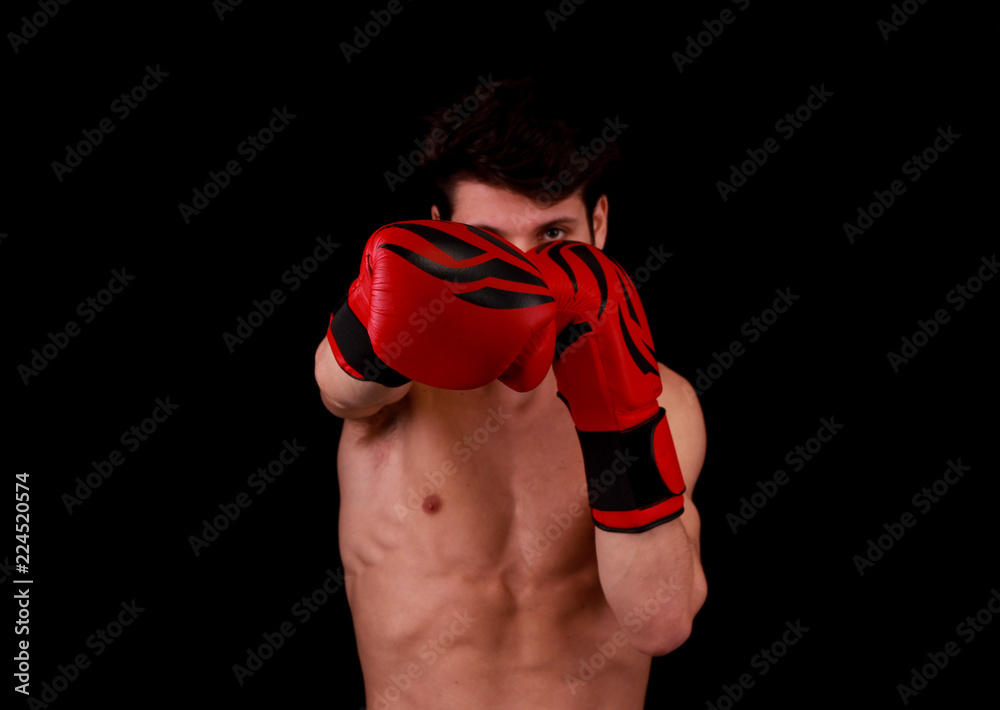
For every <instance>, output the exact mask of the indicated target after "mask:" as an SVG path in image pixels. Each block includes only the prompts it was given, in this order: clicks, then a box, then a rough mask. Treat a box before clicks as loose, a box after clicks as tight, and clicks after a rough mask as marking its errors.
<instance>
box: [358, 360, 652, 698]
mask: <svg viewBox="0 0 1000 710" xmlns="http://www.w3.org/2000/svg"><path fill="white" fill-rule="evenodd" d="M338 470H339V477H340V491H341V507H340V523H339V527H340V548H341V556H342V559H343V563H344V569H345V572H346V575H347V582H346V583H347V593H348V600H349V602H350V605H351V612H352V616H353V619H354V626H355V632H356V636H357V642H358V652H359V655H360V659H361V666H362V670H363V672H364V678H365V691H366V696H367V705H368V707H369V708H376V709H377V710H384V709H385V708H393V709H394V710H398V709H402V708H424V707H427V708H430V707H434V708H452V707H454V708H463V709H465V708H470V707H475V708H533V707H537V708H549V709H558V708H615V709H616V710H629V709H630V708H641V707H642V705H643V698H644V697H645V690H646V683H647V680H648V676H649V663H650V658H649V656H646V655H644V654H641V653H639V652H638V651H636V650H634V649H633V648H632V647H631V646H629V645H628V644H627V642H625V641H624V638H625V636H624V634H623V633H622V629H621V627H620V626H619V624H618V622H617V621H616V620H615V617H614V614H613V613H612V611H611V609H610V607H609V606H608V604H607V601H606V600H605V598H604V593H603V591H602V590H601V586H600V582H599V580H598V575H597V560H596V557H595V552H594V525H593V522H592V521H591V518H590V508H589V505H588V503H587V495H586V490H585V487H584V474H583V460H582V456H581V454H580V448H579V444H578V442H577V437H576V432H575V430H574V428H573V422H572V420H571V419H570V417H569V413H568V412H567V410H566V408H565V406H564V405H563V404H562V403H561V402H560V401H559V400H558V399H557V398H556V395H555V378H554V377H553V375H552V373H551V372H550V373H549V375H548V377H547V378H546V380H545V382H543V384H542V385H541V386H540V387H539V388H537V389H536V390H533V391H532V392H530V393H526V394H519V393H516V392H513V391H512V390H510V389H508V388H506V387H505V386H504V385H502V384H500V383H497V382H494V383H493V384H491V385H489V386H487V387H484V388H481V389H478V390H469V391H464V392H459V391H449V390H439V389H434V388H430V387H425V386H423V385H420V384H417V383H414V384H413V385H412V386H411V389H410V391H409V393H408V394H407V395H406V396H405V397H404V398H403V399H402V400H401V401H400V402H398V403H397V404H395V405H391V406H390V407H388V408H385V409H384V410H383V411H382V412H380V413H379V414H377V415H376V416H375V417H373V418H371V419H370V420H345V422H344V429H343V434H342V437H341V442H340V451H339V456H338Z"/></svg>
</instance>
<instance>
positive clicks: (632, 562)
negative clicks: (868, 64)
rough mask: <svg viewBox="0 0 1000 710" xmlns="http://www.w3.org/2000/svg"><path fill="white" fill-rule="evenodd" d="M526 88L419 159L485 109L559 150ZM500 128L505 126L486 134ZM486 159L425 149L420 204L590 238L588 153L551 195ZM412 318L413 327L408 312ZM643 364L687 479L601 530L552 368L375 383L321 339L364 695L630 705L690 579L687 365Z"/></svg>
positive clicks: (697, 595)
mask: <svg viewBox="0 0 1000 710" xmlns="http://www.w3.org/2000/svg"><path fill="white" fill-rule="evenodd" d="M525 90H529V91H530V87H529V88H528V89H525V88H524V87H520V88H518V87H517V86H516V85H515V86H513V87H512V88H510V90H509V91H507V90H498V91H497V93H496V95H495V96H494V97H493V99H494V100H493V101H491V102H487V103H486V104H485V105H484V106H483V107H482V108H481V109H480V110H479V111H478V112H477V113H476V114H474V115H473V116H472V117H470V118H469V119H467V121H465V122H464V124H463V125H462V126H459V127H458V128H457V129H455V130H453V131H451V133H450V135H449V137H448V140H447V141H445V142H444V144H443V145H441V146H440V147H439V154H438V156H436V158H441V157H442V155H448V154H450V155H455V154H459V153H462V151H463V150H464V148H463V147H460V146H461V144H462V143H463V141H466V140H468V138H469V136H478V139H477V140H478V143H477V145H478V146H479V147H480V150H484V151H488V150H490V148H489V146H488V143H489V142H488V141H487V142H486V143H484V141H483V139H482V127H483V126H487V127H488V126H490V125H497V122H498V121H500V122H503V123H504V125H518V126H520V127H521V128H522V129H525V130H527V129H528V126H529V124H531V125H532V126H534V130H548V131H549V133H550V134H551V135H550V136H549V139H548V140H546V141H543V143H544V144H545V145H544V150H547V151H550V152H552V151H555V152H560V151H561V153H562V155H561V156H560V160H561V161H562V162H561V166H562V167H566V168H568V167H569V163H568V162H567V161H568V160H569V159H570V156H571V154H572V151H573V150H574V149H575V144H574V142H573V140H574V139H575V138H577V137H578V136H576V135H574V134H572V133H567V131H566V128H565V127H564V126H562V127H557V126H554V125H553V124H551V123H549V122H546V121H545V120H544V119H539V121H537V122H534V123H532V122H531V121H530V120H529V119H528V118H525V117H524V116H523V115H520V114H519V115H518V116H516V119H517V120H514V121H511V120H510V119H511V115H509V114H510V112H512V111H516V112H520V111H523V110H524V102H523V101H518V100H515V99H516V98H517V97H516V96H512V94H516V92H518V91H522V92H523V91H525ZM505 112H506V113H505ZM439 117H440V113H439ZM512 143H513V144H516V143H517V137H516V136H515V137H511V136H510V135H506V136H505V137H504V139H503V141H502V144H501V142H500V141H497V142H496V144H495V149H496V150H497V151H499V152H509V151H510V149H511V145H512ZM536 145H537V143H536ZM522 149H524V150H530V149H529V148H522ZM431 162H435V161H431ZM497 162H498V161H496V160H493V161H481V163H480V164H482V163H487V164H491V165H492V166H493V167H492V168H491V169H494V170H495V173H496V174H491V175H487V174H486V173H483V172H482V168H480V167H472V163H473V161H469V162H468V163H466V164H464V165H463V164H462V163H461V162H459V163H454V162H448V161H444V160H436V162H435V164H438V165H442V164H443V165H445V166H446V168H445V169H446V172H447V173H450V174H445V175H444V176H443V177H442V176H441V175H438V176H437V178H438V182H439V184H440V185H441V186H442V187H443V188H444V191H445V192H444V196H443V197H442V198H441V204H435V205H434V206H433V207H432V208H431V217H432V218H433V219H434V220H438V219H441V218H442V216H445V217H446V218H447V219H449V220H451V221H454V222H459V223H464V224H467V225H473V226H475V227H478V228H480V229H483V230H488V231H490V232H493V233H495V234H499V235H500V236H502V237H503V238H504V239H506V240H507V242H509V243H510V244H513V245H514V246H516V247H518V249H520V250H522V251H524V252H528V251H529V250H532V249H534V248H535V247H538V246H539V245H541V244H544V243H547V242H550V241H556V240H567V241H570V242H583V243H585V244H593V245H595V246H596V247H598V248H603V246H604V243H605V239H606V237H607V232H608V214H609V203H608V198H607V196H606V195H605V194H600V195H595V190H594V187H595V185H597V186H600V179H599V178H600V171H601V170H603V166H602V165H601V164H599V161H594V163H595V164H593V165H591V166H590V167H591V168H592V170H591V172H589V173H588V172H584V173H577V174H576V183H575V184H574V185H573V187H575V188H576V189H575V191H573V192H572V193H571V194H569V195H568V196H567V197H565V198H564V199H561V200H559V201H555V200H552V199H541V200H540V199H538V197H539V194H540V191H539V189H538V187H539V186H541V185H542V184H543V183H542V181H543V180H545V179H546V178H549V177H550V176H549V175H537V176H535V179H534V182H533V185H534V187H531V186H528V185H526V184H525V183H524V181H523V172H522V173H521V174H519V176H518V179H517V180H512V179H510V178H509V176H506V175H504V174H502V169H496V168H495V166H496V164H497ZM500 162H502V161H500ZM552 174H559V173H558V170H556V171H553V173H552ZM560 197H561V196H560ZM633 293H634V292H633ZM411 310H412V311H413V312H414V313H419V312H420V311H419V307H418V305H417V304H414V306H413V308H412V309H411ZM445 311H447V308H445ZM434 313H435V311H434V310H433V309H432V310H431V311H425V312H424V315H425V316H426V315H428V314H430V316H431V318H433V317H434ZM440 317H441V318H446V317H449V313H447V312H444V313H441V315H440ZM410 323H411V324H413V325H414V326H415V328H414V330H415V331H416V330H417V329H419V327H420V316H418V317H416V318H413V319H412V320H410ZM442 347H446V348H449V349H451V350H452V351H454V350H455V349H460V348H462V347H463V344H461V343H457V342H453V343H447V344H442ZM657 365H658V367H659V374H660V377H661V380H662V387H663V388H662V394H660V396H659V397H658V398H657V399H656V401H657V402H658V404H659V405H660V406H662V407H663V408H664V409H665V410H666V412H667V420H668V422H669V428H670V431H671V432H672V435H673V442H674V445H675V448H676V454H677V461H678V462H679V465H680V471H681V473H682V474H683V478H684V484H686V489H685V490H684V493H683V497H682V498H679V499H678V500H683V513H682V514H681V515H679V516H677V517H672V518H670V519H669V520H668V521H667V522H663V523H662V524H655V525H654V526H652V527H650V528H649V529H646V530H644V531H642V532H619V531H608V530H605V529H600V528H599V527H596V526H595V521H594V519H593V518H592V517H591V499H589V498H588V490H587V485H586V476H585V473H584V457H583V454H582V453H581V443H580V441H581V440H580V439H579V438H578V436H577V431H576V429H575V426H574V420H573V418H572V417H571V416H570V413H569V410H568V408H567V405H566V404H564V402H563V401H561V400H560V398H559V397H558V396H557V388H556V377H555V375H554V374H553V371H552V370H551V369H550V370H548V372H547V374H546V375H545V376H544V379H543V380H542V382H541V384H540V385H538V386H537V387H535V388H534V389H531V390H530V391H526V392H519V391H515V390H514V389H512V388H511V387H509V386H508V385H507V384H505V383H503V382H501V381H492V382H489V383H488V384H485V386H481V387H478V388H476V389H443V388H438V387H431V386H428V385H426V384H422V383H421V382H419V381H415V380H411V381H407V382H405V384H399V383H398V382H392V383H390V384H392V385H395V386H385V385H383V384H380V383H379V382H374V381H365V380H359V379H357V378H356V377H354V376H352V375H349V374H348V373H347V372H346V371H345V369H344V368H343V367H341V365H340V364H339V363H338V360H337V358H336V357H335V355H334V353H333V351H332V349H331V342H330V340H329V339H328V338H325V339H324V340H323V341H322V342H321V343H320V345H319V347H318V349H317V351H316V358H315V374H316V381H317V384H318V385H319V390H320V395H321V398H322V401H323V403H324V405H325V406H326V407H327V409H329V411H330V412H332V413H333V414H335V415H336V416H338V417H341V418H343V419H344V426H343V433H342V435H341V441H340V449H339V455H338V460H337V469H338V474H339V480H340V493H341V507H340V520H339V533H340V550H341V556H342V559H343V564H344V569H345V572H346V579H347V586H346V588H347V594H348V601H349V603H350V606H351V611H352V615H353V619H354V626H355V631H356V636H357V643H358V652H359V656H360V660H361V666H362V670H363V673H364V681H365V691H366V698H367V705H368V707H369V708H376V709H378V710H383V709H385V708H394V709H399V710H402V709H404V708H431V707H433V708H461V709H463V710H465V709H467V708H498V709H499V708H546V709H549V710H558V709H561V708H594V709H598V708H600V709H607V710H612V709H613V710H638V709H639V708H642V707H643V701H644V698H645V693H646V686H647V682H648V678H649V670H650V662H651V657H652V656H659V655H664V654H667V653H669V652H670V651H672V650H674V649H675V648H677V647H678V646H680V645H681V644H682V643H684V641H685V640H686V639H687V637H688V635H689V633H690V630H691V624H692V619H693V617H694V616H695V614H696V613H697V612H698V610H699V609H700V608H701V606H702V604H703V602H704V600H705V596H706V593H707V587H706V582H705V577H704V573H703V571H702V567H701V563H700V550H699V535H700V521H699V517H698V512H697V509H696V508H695V505H694V503H693V501H692V499H691V496H692V494H693V491H694V487H695V481H696V479H697V477H698V474H699V472H700V470H701V466H702V462H703V460H704V455H705V430H704V420H703V417H702V414H701V409H700V406H699V404H698V398H697V396H696V394H695V392H694V390H693V388H692V387H691V386H690V385H689V384H688V382H687V381H686V380H685V379H684V378H682V377H680V376H679V375H677V374H676V373H674V372H672V371H671V370H669V369H668V368H666V367H665V366H663V365H662V364H659V363H657ZM653 374H654V375H655V373H653ZM417 379H419V378H417ZM576 396H578V397H579V396H582V395H580V394H579V393H577V395H576ZM571 399H572V398H571ZM574 411H575V410H574Z"/></svg>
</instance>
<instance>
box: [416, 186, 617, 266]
mask: <svg viewBox="0 0 1000 710" xmlns="http://www.w3.org/2000/svg"><path fill="white" fill-rule="evenodd" d="M452 202H453V203H454V209H453V210H452V214H451V219H452V221H454V222H462V223H463V224H470V225H472V226H473V227H479V228H480V229H485V230H488V231H490V232H494V233H495V234H499V235H500V236H501V237H503V238H504V239H506V240H507V241H509V242H510V243H511V244H513V245H514V246H516V247H518V248H519V249H521V250H522V251H529V250H531V249H534V248H535V247H537V246H539V245H540V244H545V243H546V242H554V241H558V240H560V239H567V240H570V241H577V242H586V243H587V244H590V243H591V232H590V225H589V224H588V223H587V208H586V205H585V204H584V201H583V197H582V196H581V194H580V192H579V191H578V192H575V193H573V194H572V195H570V196H569V197H567V198H566V199H564V200H562V201H561V202H556V203H553V204H551V205H549V206H547V207H541V206H539V205H538V204H537V203H536V202H535V201H534V200H532V199H531V198H530V197H525V196H524V195H518V194H517V193H515V192H511V191H509V190H505V189H503V188H500V187H496V186H494V185H487V184H485V183H481V182H471V181H460V182H458V183H456V185H455V189H454V192H453V197H452ZM431 217H432V218H433V219H440V212H439V211H438V208H437V206H436V205H435V206H434V207H432V208H431ZM607 227H608V200H607V198H606V197H604V196H601V198H600V199H599V200H598V201H597V205H596V206H595V207H594V239H593V243H595V244H596V246H597V247H598V248H599V249H603V248H604V240H605V237H606V236H607Z"/></svg>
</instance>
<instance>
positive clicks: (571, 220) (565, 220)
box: [472, 217, 579, 237]
mask: <svg viewBox="0 0 1000 710" xmlns="http://www.w3.org/2000/svg"><path fill="white" fill-rule="evenodd" d="M577 222H579V220H578V219H577V218H576V217H559V218H556V219H553V220H549V221H548V222H546V223H545V224H542V225H540V226H539V227H538V228H537V230H536V231H538V232H544V231H545V230H547V229H551V228H552V227H555V226H557V225H561V224H564V225H566V226H567V227H572V226H573V225H575V224H576V223H577ZM472 226H473V227H476V228H478V229H485V230H486V231H487V232H493V233H494V234H499V235H500V236H501V237H506V236H507V235H506V234H504V233H503V231H501V230H499V229H497V228H496V227H491V226H489V225H488V224H474V225H472Z"/></svg>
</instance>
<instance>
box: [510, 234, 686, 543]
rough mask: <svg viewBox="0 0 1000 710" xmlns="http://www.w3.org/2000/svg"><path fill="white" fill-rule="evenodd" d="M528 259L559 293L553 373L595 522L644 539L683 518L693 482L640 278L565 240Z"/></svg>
mask: <svg viewBox="0 0 1000 710" xmlns="http://www.w3.org/2000/svg"><path fill="white" fill-rule="evenodd" d="M528 256H529V257H530V258H531V260H532V261H533V262H534V263H535V264H536V265H537V266H538V268H539V270H540V271H541V272H542V276H543V277H544V278H545V281H546V282H547V283H548V284H549V287H550V288H551V289H552V292H553V293H554V294H555V296H556V302H557V306H558V312H557V314H556V319H555V328H556V333H557V337H556V356H555V360H554V362H553V368H554V370H555V375H556V383H557V386H558V388H559V396H560V397H561V398H562V400H563V401H564V402H565V403H566V405H567V406H568V407H569V411H570V415H571V416H572V417H573V422H574V424H575V425H576V429H577V434H578V435H579V439H580V446H581V449H582V451H583V457H584V467H585V469H586V473H587V487H588V492H589V494H590V505H591V508H592V513H593V518H594V523H595V525H597V527H599V528H601V529H602V530H607V531H610V532H632V533H637V532H644V531H646V530H649V529H650V528H653V527H656V526H657V525H662V524H663V523H666V522H668V521H670V520H673V519H675V518H677V517H678V516H680V515H681V514H682V513H683V512H684V496H683V495H682V494H683V493H684V490H685V484H684V478H683V476H682V475H681V470H680V464H679V462H678V460H677V453H676V451H675V449H674V442H673V437H672V436H671V434H670V426H669V424H668V423H667V419H666V412H665V411H664V409H663V408H662V407H660V406H659V404H658V403H657V397H659V395H660V393H661V392H662V391H663V385H662V383H661V381H660V372H659V368H658V366H657V362H656V354H655V353H654V351H653V340H652V336H651V334H650V331H649V323H648V322H647V320H646V314H645V312H644V311H643V308H642V303H641V302H640V301H639V296H638V293H637V292H636V289H635V286H634V285H633V283H632V280H631V279H630V278H629V277H628V275H627V274H626V273H625V272H624V270H622V268H621V267H620V266H619V265H618V264H617V263H616V262H615V261H614V260H613V259H611V258H610V257H607V256H605V255H604V253H603V252H602V251H601V250H600V249H598V248H597V247H594V246H591V245H589V244H584V243H580V242H569V241H560V242H555V243H552V244H546V245H543V246H541V247H538V248H536V249H533V250H532V251H531V252H529V254H528Z"/></svg>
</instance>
